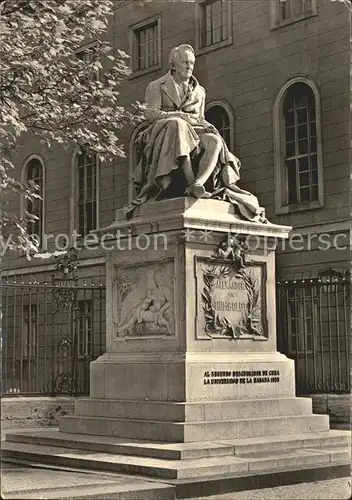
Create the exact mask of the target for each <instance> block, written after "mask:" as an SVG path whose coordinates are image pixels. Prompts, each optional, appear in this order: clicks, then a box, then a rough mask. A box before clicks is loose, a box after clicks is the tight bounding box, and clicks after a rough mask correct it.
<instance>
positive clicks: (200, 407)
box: [75, 398, 312, 422]
mask: <svg viewBox="0 0 352 500" xmlns="http://www.w3.org/2000/svg"><path fill="white" fill-rule="evenodd" d="M75 410H76V411H75V413H76V414H77V415H82V416H85V417H113V418H132V419H136V420H138V419H142V420H162V421H170V422H192V421H209V420H228V419H238V418H242V419H244V418H252V416H253V415H260V416H261V417H279V416H288V415H308V414H309V413H312V400H311V398H270V399H247V400H246V399H244V400H241V401H239V400H236V401H206V402H192V403H184V402H180V403H179V402H163V401H160V402H159V401H121V400H116V399H115V400H114V399H109V400H107V399H97V398H80V399H77V401H76V405H75Z"/></svg>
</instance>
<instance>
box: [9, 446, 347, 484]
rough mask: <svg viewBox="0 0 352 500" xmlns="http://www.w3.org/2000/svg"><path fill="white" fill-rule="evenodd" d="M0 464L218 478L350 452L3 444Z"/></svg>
mask: <svg viewBox="0 0 352 500" xmlns="http://www.w3.org/2000/svg"><path fill="white" fill-rule="evenodd" d="M2 456H3V460H4V461H6V460H11V459H14V460H17V462H18V461H19V460H25V461H32V462H38V463H46V464H55V465H56V466H58V465H61V466H67V467H75V468H84V469H86V470H104V471H109V472H123V473H128V474H139V475H143V476H150V477H158V478H162V479H187V478H197V477H198V478H201V477H205V476H207V477H209V476H217V475H219V474H222V475H224V474H240V473H247V474H248V473H251V472H255V473H257V474H259V473H265V471H268V470H274V469H285V468H286V469H288V468H290V469H292V468H302V467H308V468H309V467H316V466H317V465H320V466H331V465H332V464H342V463H349V460H350V459H349V449H347V448H346V447H338V448H333V449H326V450H324V451H321V450H314V449H304V450H301V449H300V450H293V451H291V452H285V453H276V454H273V455H266V456H252V457H250V458H249V457H243V458H238V457H234V456H232V457H229V456H226V457H212V458H202V459H196V460H183V461H181V460H160V459H153V458H145V457H131V456H126V455H112V454H105V453H88V452H86V451H84V452H82V450H80V451H79V450H76V451H72V450H71V449H68V448H61V447H54V446H37V445H29V444H21V443H11V442H7V441H5V442H4V443H3V446H2Z"/></svg>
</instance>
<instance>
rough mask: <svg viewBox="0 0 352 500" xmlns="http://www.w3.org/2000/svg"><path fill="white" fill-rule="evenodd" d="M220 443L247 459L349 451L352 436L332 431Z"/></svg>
mask: <svg viewBox="0 0 352 500" xmlns="http://www.w3.org/2000/svg"><path fill="white" fill-rule="evenodd" d="M220 442H221V443H223V444H226V445H228V446H233V447H234V452H235V455H236V456H240V457H245V456H252V455H258V454H263V453H266V454H268V453H269V454H273V453H276V452H282V451H287V450H294V449H303V448H304V449H305V448H314V449H317V450H320V449H324V448H329V447H331V448H336V447H346V448H347V449H349V448H350V446H351V435H350V433H349V432H346V431H340V430H334V429H332V430H329V431H321V432H310V433H307V434H290V435H287V436H269V437H255V438H245V439H229V440H225V441H220Z"/></svg>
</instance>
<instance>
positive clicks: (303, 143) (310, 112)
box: [283, 83, 319, 205]
mask: <svg viewBox="0 0 352 500" xmlns="http://www.w3.org/2000/svg"><path fill="white" fill-rule="evenodd" d="M283 111H284V120H285V165H286V168H287V186H288V204H289V205H296V204H303V203H310V202H313V201H317V200H318V199H319V192H318V160H317V124H316V115H315V99H314V94H313V92H312V89H311V88H310V87H309V86H308V85H306V84H304V83H295V84H294V85H292V86H291V87H290V88H289V90H288V92H287V95H286V97H285V100H284V108H283Z"/></svg>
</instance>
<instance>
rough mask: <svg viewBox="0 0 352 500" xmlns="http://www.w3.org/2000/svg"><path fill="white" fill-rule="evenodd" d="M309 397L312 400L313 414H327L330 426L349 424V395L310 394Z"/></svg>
mask: <svg viewBox="0 0 352 500" xmlns="http://www.w3.org/2000/svg"><path fill="white" fill-rule="evenodd" d="M309 397H311V398H313V412H314V413H325V414H328V415H329V416H330V423H331V424H350V422H351V395H350V394H311V395H310V396H309Z"/></svg>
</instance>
